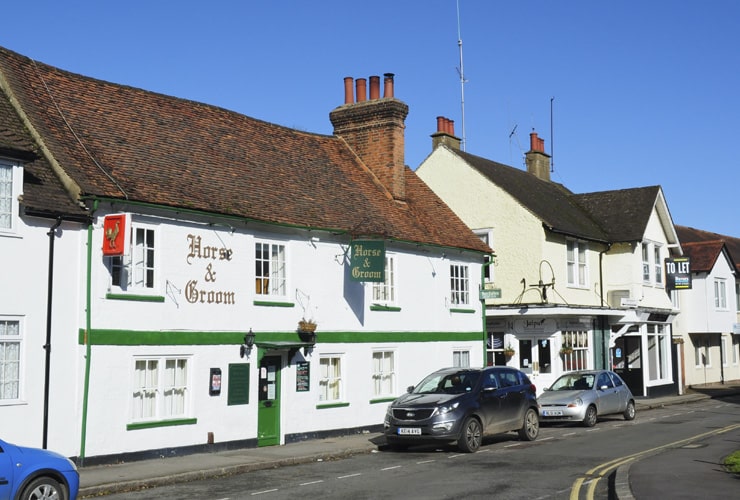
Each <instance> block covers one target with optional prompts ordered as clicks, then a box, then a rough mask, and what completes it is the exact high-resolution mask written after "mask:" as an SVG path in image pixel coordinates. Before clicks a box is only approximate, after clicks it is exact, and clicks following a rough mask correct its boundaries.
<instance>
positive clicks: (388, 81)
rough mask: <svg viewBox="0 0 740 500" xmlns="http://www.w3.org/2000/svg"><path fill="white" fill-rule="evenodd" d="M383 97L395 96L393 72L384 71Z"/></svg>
mask: <svg viewBox="0 0 740 500" xmlns="http://www.w3.org/2000/svg"><path fill="white" fill-rule="evenodd" d="M383 76H384V77H385V78H383V97H393V73H384V74H383Z"/></svg>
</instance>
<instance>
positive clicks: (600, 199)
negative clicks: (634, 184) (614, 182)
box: [574, 186, 660, 242]
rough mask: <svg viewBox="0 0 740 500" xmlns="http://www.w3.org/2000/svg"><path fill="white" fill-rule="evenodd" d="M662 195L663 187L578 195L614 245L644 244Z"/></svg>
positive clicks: (576, 197) (581, 204) (575, 196)
mask: <svg viewBox="0 0 740 500" xmlns="http://www.w3.org/2000/svg"><path fill="white" fill-rule="evenodd" d="M659 193H660V187H659V186H648V187H638V188H631V189H619V190H614V191H600V192H595V193H585V194H578V195H574V198H575V200H576V201H577V203H578V204H579V205H580V206H582V207H583V208H584V209H585V210H586V211H588V213H590V214H591V216H592V217H593V218H594V219H595V220H596V221H598V223H599V225H600V226H601V227H602V228H604V231H605V232H606V233H607V235H608V239H609V241H612V242H630V241H642V239H643V238H644V236H645V230H646V228H647V223H648V221H649V219H650V215H651V214H652V212H653V209H654V208H655V202H656V200H657V199H658V195H659Z"/></svg>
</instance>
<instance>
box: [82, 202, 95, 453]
mask: <svg viewBox="0 0 740 500" xmlns="http://www.w3.org/2000/svg"><path fill="white" fill-rule="evenodd" d="M97 210H98V200H94V201H93V209H92V212H91V213H90V220H91V222H90V225H88V226H87V271H86V275H87V285H86V288H87V290H86V292H85V332H84V339H83V342H84V344H85V387H84V389H83V392H82V423H81V429H80V455H79V463H78V464H77V465H79V466H80V467H82V466H83V465H85V440H86V438H87V403H88V399H89V397H90V363H91V358H92V349H91V347H90V327H91V319H90V318H91V314H92V313H91V312H90V304H91V293H92V292H91V287H92V284H91V280H92V278H91V275H90V273H91V269H92V243H93V222H92V221H93V220H94V219H93V215H94V214H95V212H96V211H97Z"/></svg>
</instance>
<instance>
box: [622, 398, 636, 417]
mask: <svg viewBox="0 0 740 500" xmlns="http://www.w3.org/2000/svg"><path fill="white" fill-rule="evenodd" d="M636 413H637V412H636V411H635V402H634V401H630V402H629V403H627V408H625V410H624V413H623V415H624V419H625V420H634V419H635V414H636Z"/></svg>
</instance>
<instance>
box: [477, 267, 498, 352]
mask: <svg viewBox="0 0 740 500" xmlns="http://www.w3.org/2000/svg"><path fill="white" fill-rule="evenodd" d="M488 257H489V259H488V262H484V263H483V265H482V266H481V268H480V288H481V290H483V283H484V281H485V279H486V268H487V267H488V266H490V265H491V264H493V258H494V257H495V255H494V254H490V255H489V256H488ZM480 304H481V316H482V321H483V364H482V366H486V361H487V360H486V355H487V352H488V350H487V349H488V344H487V341H488V330H487V328H486V299H483V298H481V299H480Z"/></svg>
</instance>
